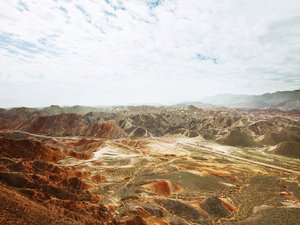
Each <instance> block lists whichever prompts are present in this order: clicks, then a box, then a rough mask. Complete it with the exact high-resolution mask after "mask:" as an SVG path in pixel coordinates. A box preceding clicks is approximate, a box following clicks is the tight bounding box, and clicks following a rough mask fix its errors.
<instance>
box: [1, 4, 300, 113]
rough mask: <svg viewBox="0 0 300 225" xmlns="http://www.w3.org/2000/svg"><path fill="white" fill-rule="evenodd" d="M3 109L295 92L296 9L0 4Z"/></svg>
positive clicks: (299, 62)
mask: <svg viewBox="0 0 300 225" xmlns="http://www.w3.org/2000/svg"><path fill="white" fill-rule="evenodd" d="M0 5H1V6H0V9H1V10H0V107H11V106H46V105H50V104H60V105H74V104H81V105H93V106H95V105H114V104H141V103H146V104H147V103H148V104H151V103H165V104H172V103H178V102H183V101H195V100H200V99H201V98H203V97H205V96H210V95H215V94H220V93H239V94H261V93H264V92H274V91H278V90H294V89H299V88H300V1H299V0H285V1H282V0H77V1H76V0H73V1H72V0H9V1H7V0H0Z"/></svg>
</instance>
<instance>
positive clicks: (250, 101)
mask: <svg viewBox="0 0 300 225" xmlns="http://www.w3.org/2000/svg"><path fill="white" fill-rule="evenodd" d="M201 102H202V103H205V104H211V105H214V106H223V107H229V108H259V109H261V108H276V109H280V110H284V111H290V110H300V89H299V90H295V91H278V92H275V93H266V94H262V95H235V94H221V95H215V96H212V97H206V98H203V99H202V100H201Z"/></svg>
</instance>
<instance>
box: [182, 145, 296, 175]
mask: <svg viewBox="0 0 300 225" xmlns="http://www.w3.org/2000/svg"><path fill="white" fill-rule="evenodd" d="M178 144H179V145H181V146H183V147H184V146H185V147H191V148H194V149H197V150H200V151H206V152H210V153H214V154H217V155H222V156H225V157H228V158H231V159H236V160H239V161H243V162H246V163H250V164H255V165H259V166H264V167H268V168H271V169H275V170H280V171H283V172H287V173H292V174H295V175H298V176H300V171H297V170H292V169H287V168H284V167H280V166H274V165H270V164H267V163H262V162H258V161H254V160H251V159H245V158H243V157H239V156H233V155H229V154H227V153H222V152H220V151H214V150H211V149H207V148H203V147H199V146H197V145H193V144H187V143H181V142H179V143H178Z"/></svg>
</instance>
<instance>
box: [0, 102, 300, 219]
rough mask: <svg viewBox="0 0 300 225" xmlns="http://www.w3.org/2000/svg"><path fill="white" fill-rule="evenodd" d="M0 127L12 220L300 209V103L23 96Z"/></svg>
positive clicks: (4, 196) (248, 214) (0, 166)
mask: <svg viewBox="0 0 300 225" xmlns="http://www.w3.org/2000/svg"><path fill="white" fill-rule="evenodd" d="M89 110H90V111H92V112H86V111H89ZM0 130H1V133H0V189H1V191H0V199H1V205H0V223H1V224H160V225H162V224H170V225H176V224H178V225H180V224H183V225H184V224H290V225H294V224H297V221H299V220H300V202H299V201H300V188H299V179H300V148H299V145H300V114H299V113H297V112H295V111H280V110H274V109H261V110H242V109H226V108H220V109H213V110H212V109H201V108H197V107H195V106H192V105H190V106H187V107H185V108H181V107H178V108H176V107H150V106H139V107H119V108H117V107H116V108H110V109H101V110H99V109H97V110H96V109H94V108H88V107H85V108H84V107H79V106H77V107H73V108H72V109H70V108H68V111H65V109H63V108H60V107H57V106H52V107H48V108H44V109H33V108H32V109H29V108H14V109H10V110H7V109H2V110H0Z"/></svg>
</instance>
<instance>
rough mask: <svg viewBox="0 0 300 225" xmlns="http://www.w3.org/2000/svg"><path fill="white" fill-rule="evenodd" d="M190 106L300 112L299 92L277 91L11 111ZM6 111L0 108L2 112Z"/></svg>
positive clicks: (54, 112) (81, 111)
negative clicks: (176, 101) (167, 101)
mask: <svg viewBox="0 0 300 225" xmlns="http://www.w3.org/2000/svg"><path fill="white" fill-rule="evenodd" d="M189 106H196V107H198V108H203V109H214V108H222V107H226V108H242V109H269V108H272V109H279V110H282V111H292V110H296V111H300V89H299V90H294V91H278V92H275V93H266V94H262V95H236V94H220V95H215V96H210V97H206V98H203V99H201V100H200V101H194V102H183V103H180V104H174V105H157V104H156V105H131V106H130V105H124V106H122V105H116V106H94V107H92V106H80V105H74V106H59V105H51V106H48V107H44V108H27V107H16V108H12V109H11V112H14V113H15V114H16V115H18V114H20V113H23V111H26V112H29V111H30V112H36V111H39V112H42V113H44V114H45V115H48V116H51V115H60V114H62V113H75V114H82V115H84V114H86V113H89V112H91V113H93V112H122V111H129V112H150V111H151V112H154V111H161V110H174V109H186V108H187V107H189ZM3 110H5V109H1V108H0V113H1V111H3Z"/></svg>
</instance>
